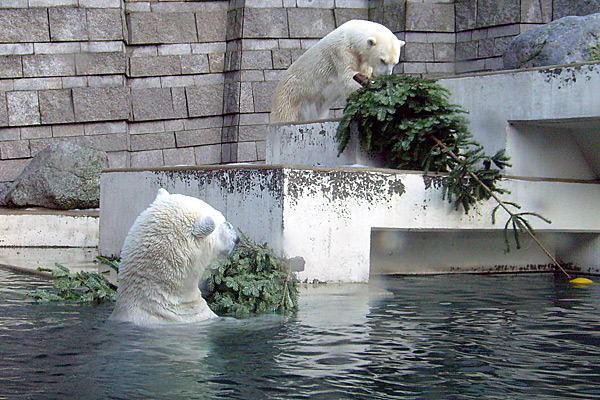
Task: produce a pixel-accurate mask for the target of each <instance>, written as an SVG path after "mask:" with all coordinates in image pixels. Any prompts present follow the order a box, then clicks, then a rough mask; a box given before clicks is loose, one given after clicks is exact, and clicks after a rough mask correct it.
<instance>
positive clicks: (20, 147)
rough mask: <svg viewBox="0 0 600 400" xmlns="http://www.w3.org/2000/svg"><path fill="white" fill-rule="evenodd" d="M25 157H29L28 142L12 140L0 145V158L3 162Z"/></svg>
mask: <svg viewBox="0 0 600 400" xmlns="http://www.w3.org/2000/svg"><path fill="white" fill-rule="evenodd" d="M27 157H31V150H30V149H29V141H28V140H14V141H10V142H1V143H0V158H2V159H3V160H7V159H11V158H27Z"/></svg>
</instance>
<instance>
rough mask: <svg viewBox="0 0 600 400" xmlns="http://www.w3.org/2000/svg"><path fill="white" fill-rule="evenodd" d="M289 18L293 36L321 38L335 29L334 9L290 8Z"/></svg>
mask: <svg viewBox="0 0 600 400" xmlns="http://www.w3.org/2000/svg"><path fill="white" fill-rule="evenodd" d="M288 20H289V28H290V37H291V38H318V39H321V38H322V37H323V36H325V35H327V34H328V33H329V32H331V31H332V30H334V29H335V27H336V26H335V18H334V16H333V10H329V9H320V8H290V9H288Z"/></svg>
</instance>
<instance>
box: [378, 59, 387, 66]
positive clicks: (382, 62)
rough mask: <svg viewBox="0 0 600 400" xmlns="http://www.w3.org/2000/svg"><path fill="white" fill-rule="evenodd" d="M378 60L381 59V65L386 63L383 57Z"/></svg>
mask: <svg viewBox="0 0 600 400" xmlns="http://www.w3.org/2000/svg"><path fill="white" fill-rule="evenodd" d="M379 61H381V64H383V65H385V64H387V63H386V62H385V60H384V59H383V58H382V59H380V60H379Z"/></svg>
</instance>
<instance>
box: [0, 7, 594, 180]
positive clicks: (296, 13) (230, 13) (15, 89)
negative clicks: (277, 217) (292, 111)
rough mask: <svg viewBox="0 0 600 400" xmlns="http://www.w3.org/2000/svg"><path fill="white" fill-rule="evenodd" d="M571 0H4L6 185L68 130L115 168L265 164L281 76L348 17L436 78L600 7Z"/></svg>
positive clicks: (0, 92)
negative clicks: (370, 25) (534, 29)
mask: <svg viewBox="0 0 600 400" xmlns="http://www.w3.org/2000/svg"><path fill="white" fill-rule="evenodd" d="M575 3H580V2H572V1H568V0H542V1H529V0H500V1H489V0H468V1H461V0H457V1H452V0H426V1H406V0H385V1H384V0H311V1H308V0H213V1H200V0H199V1H170V0H168V1H167V0H152V1H145V0H141V1H138V0H9V1H2V2H0V182H6V181H11V180H13V179H14V178H15V177H16V176H17V175H18V174H19V173H20V172H21V170H22V169H23V167H24V166H25V165H26V163H27V162H28V160H29V159H30V158H31V157H32V156H33V155H35V154H36V153H37V152H38V151H39V150H40V149H41V148H42V147H44V146H46V145H48V144H49V143H52V142H55V141H60V140H72V141H76V142H79V143H83V144H87V145H90V146H93V147H96V148H99V149H102V150H105V151H107V152H108V154H109V159H110V166H111V167H114V168H124V167H156V166H169V165H199V164H220V163H228V162H254V161H263V160H265V138H266V125H267V123H268V113H269V111H270V99H271V95H272V93H273V90H274V88H275V85H276V83H277V81H278V80H279V77H280V76H281V73H282V72H283V71H284V70H285V69H286V68H287V67H288V66H289V65H290V64H291V63H292V62H293V61H294V60H295V59H296V58H297V57H299V56H300V55H301V54H302V53H303V52H304V51H305V50H306V49H307V48H308V47H310V46H311V45H313V44H314V43H315V42H316V41H317V40H318V39H320V38H321V37H322V36H324V35H325V34H326V33H328V32H329V31H331V30H333V29H334V28H336V27H337V26H339V25H340V24H342V23H343V22H345V21H347V20H349V19H352V18H363V19H371V20H373V21H377V22H381V23H383V24H385V25H387V26H388V27H390V29H392V30H393V31H394V32H396V33H397V34H398V36H399V37H401V38H402V39H405V40H406V42H407V44H406V46H405V48H404V50H403V53H402V62H401V64H400V65H399V66H398V67H397V68H396V72H398V73H409V74H423V75H429V76H440V75H449V74H454V73H461V72H471V71H484V70H495V69H500V68H502V65H501V61H500V60H501V58H500V55H501V54H502V52H503V51H504V49H505V48H506V45H507V44H508V42H509V41H510V39H511V38H512V37H514V36H515V35H517V34H518V33H520V32H522V31H523V30H525V29H527V28H528V27H530V26H535V25H537V24H541V23H545V22H548V21H550V20H552V19H556V18H559V17H562V16H565V15H573V14H588V13H592V12H597V11H600V9H599V8H600V6H597V5H594V4H596V3H591V2H584V3H585V4H575ZM339 114H340V111H339V108H338V110H337V111H334V112H333V113H332V117H336V116H339Z"/></svg>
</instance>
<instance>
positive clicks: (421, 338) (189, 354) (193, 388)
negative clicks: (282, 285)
mask: <svg viewBox="0 0 600 400" xmlns="http://www.w3.org/2000/svg"><path fill="white" fill-rule="evenodd" d="M0 282H1V284H0V399H11V400H12V399H369V400H371V399H484V398H485V399H566V398H569V399H593V398H598V399H600V285H591V286H587V287H574V286H572V285H570V284H568V283H567V282H566V281H565V280H564V279H562V278H561V277H559V276H554V275H552V274H532V275H503V276H482V275H452V276H429V277H409V278H394V279H388V280H385V281H382V282H379V284H378V286H375V285H371V286H370V287H369V286H367V285H324V286H320V287H318V288H309V289H306V290H303V292H302V296H301V300H300V307H301V309H300V311H299V312H298V314H297V315H296V316H292V317H280V316H273V315H268V316H261V317H254V318H249V319H243V320H236V319H232V318H221V319H218V320H215V321H210V322H206V323H200V324H195V325H187V326H172V327H163V328H156V329H147V328H139V327H135V326H131V325H129V324H119V323H112V322H107V321H106V319H107V317H108V316H109V314H110V312H111V309H112V306H111V305H102V306H92V305H84V306H81V305H64V304H53V305H40V304H36V303H33V302H32V301H31V300H30V299H27V298H25V297H24V295H25V293H26V292H27V291H29V290H32V289H35V288H40V287H48V286H49V283H48V282H47V281H45V280H43V279H42V278H37V277H32V276H23V275H17V274H14V273H12V272H9V271H6V270H2V269H0ZM381 286H384V287H385V289H387V291H389V293H386V292H385V291H383V290H380V289H378V287H381Z"/></svg>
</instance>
